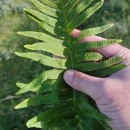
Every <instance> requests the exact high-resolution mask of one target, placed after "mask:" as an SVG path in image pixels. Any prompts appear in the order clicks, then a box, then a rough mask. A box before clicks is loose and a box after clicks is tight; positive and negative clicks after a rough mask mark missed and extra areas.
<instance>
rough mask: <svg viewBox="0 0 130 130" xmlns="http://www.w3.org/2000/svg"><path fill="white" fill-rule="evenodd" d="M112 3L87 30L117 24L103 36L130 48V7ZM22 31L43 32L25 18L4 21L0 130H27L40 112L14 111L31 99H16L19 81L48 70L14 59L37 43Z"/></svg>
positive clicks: (0, 44) (0, 58) (0, 52)
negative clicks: (117, 40) (17, 54)
mask: <svg viewBox="0 0 130 130" xmlns="http://www.w3.org/2000/svg"><path fill="white" fill-rule="evenodd" d="M14 1H15V2H17V3H18V4H21V3H23V4H25V3H27V4H28V2H27V1H23V0H14ZM115 1H116V0H115ZM122 1H126V0H122ZM110 2H112V3H110ZM110 2H109V3H108V2H106V3H105V5H104V7H103V8H102V9H101V10H100V11H98V12H97V14H95V15H93V16H92V17H91V18H90V19H89V21H88V22H86V23H85V25H84V26H87V27H94V26H100V25H102V24H106V23H115V27H114V28H113V29H110V30H109V31H107V32H106V33H104V34H102V35H101V36H104V37H107V38H121V39H123V40H124V43H125V45H126V46H127V47H129V48H130V30H129V28H130V11H128V10H127V8H128V7H127V8H125V7H124V6H120V7H117V5H116V3H115V4H114V0H110ZM122 7H123V9H122ZM129 9H130V8H129ZM22 30H41V28H40V27H38V26H37V25H36V24H35V23H34V22H32V21H30V20H29V19H28V18H27V17H26V16H25V15H24V14H20V15H18V14H15V15H13V14H12V15H10V16H5V17H4V18H2V19H0V130H27V128H26V126H25V122H26V120H28V119H29V118H31V117H32V115H33V114H34V113H37V112H38V108H36V109H35V108H33V109H32V108H31V109H30V108H28V109H26V110H25V109H22V110H14V106H15V105H16V104H17V103H19V102H20V101H22V100H23V99H24V96H25V97H28V96H29V94H25V95H22V96H15V92H16V91H17V87H16V85H15V83H16V82H17V81H22V82H25V83H26V82H28V81H31V80H32V79H33V78H34V77H36V76H37V75H38V74H39V73H40V72H41V71H43V69H44V68H45V67H43V66H42V65H40V64H37V63H35V62H32V61H30V60H26V59H22V58H19V57H17V56H15V55H14V52H15V51H25V50H24V48H23V45H24V44H26V43H33V42H34V40H33V39H30V38H29V39H28V38H24V39H23V37H20V36H18V35H16V32H17V31H22ZM32 113H33V114H32ZM30 130H35V129H30Z"/></svg>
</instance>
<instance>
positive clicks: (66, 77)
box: [64, 70, 74, 83]
mask: <svg viewBox="0 0 130 130" xmlns="http://www.w3.org/2000/svg"><path fill="white" fill-rule="evenodd" d="M73 76H74V72H73V71H70V70H68V71H66V72H65V74H64V80H65V81H66V82H68V83H70V82H71V81H72V79H73Z"/></svg>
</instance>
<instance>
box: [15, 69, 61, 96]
mask: <svg viewBox="0 0 130 130" xmlns="http://www.w3.org/2000/svg"><path fill="white" fill-rule="evenodd" d="M62 72H63V71H62V70H48V71H44V72H43V73H41V74H40V75H39V76H38V77H37V78H35V79H34V80H33V81H32V82H30V83H29V84H25V86H24V87H23V86H22V89H20V90H19V91H18V92H17V93H16V95H18V94H22V93H25V92H28V91H32V90H33V89H34V88H35V89H36V88H39V85H41V84H42V83H43V82H45V81H46V80H48V79H58V77H59V76H60V74H62Z"/></svg>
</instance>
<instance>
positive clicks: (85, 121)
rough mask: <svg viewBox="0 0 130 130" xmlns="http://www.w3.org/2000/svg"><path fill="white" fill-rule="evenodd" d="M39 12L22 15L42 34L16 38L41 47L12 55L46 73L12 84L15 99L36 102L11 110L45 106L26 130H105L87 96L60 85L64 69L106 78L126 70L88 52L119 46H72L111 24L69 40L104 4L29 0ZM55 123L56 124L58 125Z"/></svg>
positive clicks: (117, 60) (111, 41)
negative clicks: (15, 88)
mask: <svg viewBox="0 0 130 130" xmlns="http://www.w3.org/2000/svg"><path fill="white" fill-rule="evenodd" d="M31 1H32V3H33V4H34V5H35V6H36V7H37V8H38V9H39V10H40V11H41V12H39V11H35V10H32V9H25V11H26V13H27V15H28V16H29V17H30V18H31V19H32V20H34V21H35V22H36V23H38V25H40V26H41V27H42V28H43V32H34V31H26V32H19V33H18V34H20V35H23V36H27V37H31V38H34V39H38V40H39V41H40V42H38V43H34V44H32V45H25V48H27V49H30V50H32V51H33V52H27V53H19V52H17V53H16V55H18V56H21V57H25V58H29V59H32V60H34V61H37V62H40V63H41V64H43V65H46V66H50V67H52V68H56V69H51V70H47V71H44V72H42V73H41V74H40V75H39V76H37V77H36V78H35V79H34V80H33V81H31V82H30V83H28V84H23V83H17V86H18V87H19V88H20V90H19V91H18V92H17V93H16V94H22V93H25V92H30V91H31V92H34V93H36V96H33V97H31V98H28V99H26V100H24V101H23V102H22V103H20V104H19V105H17V106H16V107H15V108H16V109H19V108H24V107H29V106H36V105H42V104H43V105H44V107H45V108H46V109H45V110H43V112H41V113H40V114H39V115H38V116H35V117H34V118H32V119H31V120H29V121H28V122H27V127H29V128H30V127H37V128H43V129H49V128H52V129H54V130H95V129H101V130H110V128H109V126H108V125H107V122H106V121H107V120H108V118H107V117H106V116H105V115H103V114H102V113H100V112H99V111H98V109H97V108H96V107H95V104H93V103H92V102H91V101H92V99H91V100H90V99H89V98H86V95H85V94H83V93H81V92H78V91H76V90H73V89H71V88H70V87H69V86H68V85H67V84H66V83H65V82H64V80H63V73H64V72H65V71H66V70H67V69H76V70H80V71H82V72H84V73H86V74H90V75H93V76H99V77H106V76H109V75H111V74H112V73H114V72H117V71H118V70H120V69H123V68H124V67H125V65H122V64H119V63H121V62H122V61H123V58H121V57H113V58H110V59H105V57H103V56H102V55H101V54H99V53H97V52H93V51H92V50H91V49H94V48H100V47H105V46H108V45H112V44H115V43H120V42H121V40H117V39H109V40H104V41H99V42H90V43H86V44H80V45H78V44H77V43H78V42H79V41H80V40H81V39H82V38H84V37H85V36H91V35H95V34H99V33H101V32H104V31H105V30H107V29H109V28H111V27H112V26H113V24H109V25H104V26H101V27H96V28H90V29H84V30H83V31H81V34H80V36H79V37H78V38H74V37H73V36H72V35H71V33H72V31H73V30H74V29H75V28H77V27H78V26H79V25H81V24H82V23H83V22H85V21H86V20H87V19H88V18H89V17H90V16H91V15H92V14H93V13H95V12H96V11H97V10H98V9H99V8H100V7H101V6H102V4H103V2H104V1H103V0H99V1H98V2H93V0H83V1H79V0H66V1H65V0H42V2H39V1H38V0H31ZM37 50H40V51H44V52H49V53H51V54H53V55H57V56H60V57H62V58H61V59H59V58H53V57H52V56H48V55H46V54H44V55H43V54H41V53H38V52H37ZM59 121H60V122H59Z"/></svg>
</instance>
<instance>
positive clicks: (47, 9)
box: [31, 0, 57, 18]
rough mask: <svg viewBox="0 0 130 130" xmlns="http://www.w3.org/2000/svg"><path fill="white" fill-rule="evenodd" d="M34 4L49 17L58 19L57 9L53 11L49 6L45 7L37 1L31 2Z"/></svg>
mask: <svg viewBox="0 0 130 130" xmlns="http://www.w3.org/2000/svg"><path fill="white" fill-rule="evenodd" d="M31 1H32V3H33V4H34V5H35V6H36V7H37V8H38V9H39V10H41V11H42V12H43V13H45V14H47V15H49V16H52V17H55V18H57V15H56V13H57V10H56V9H52V8H50V7H48V6H45V5H44V4H42V3H40V2H39V1H37V0H31Z"/></svg>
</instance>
